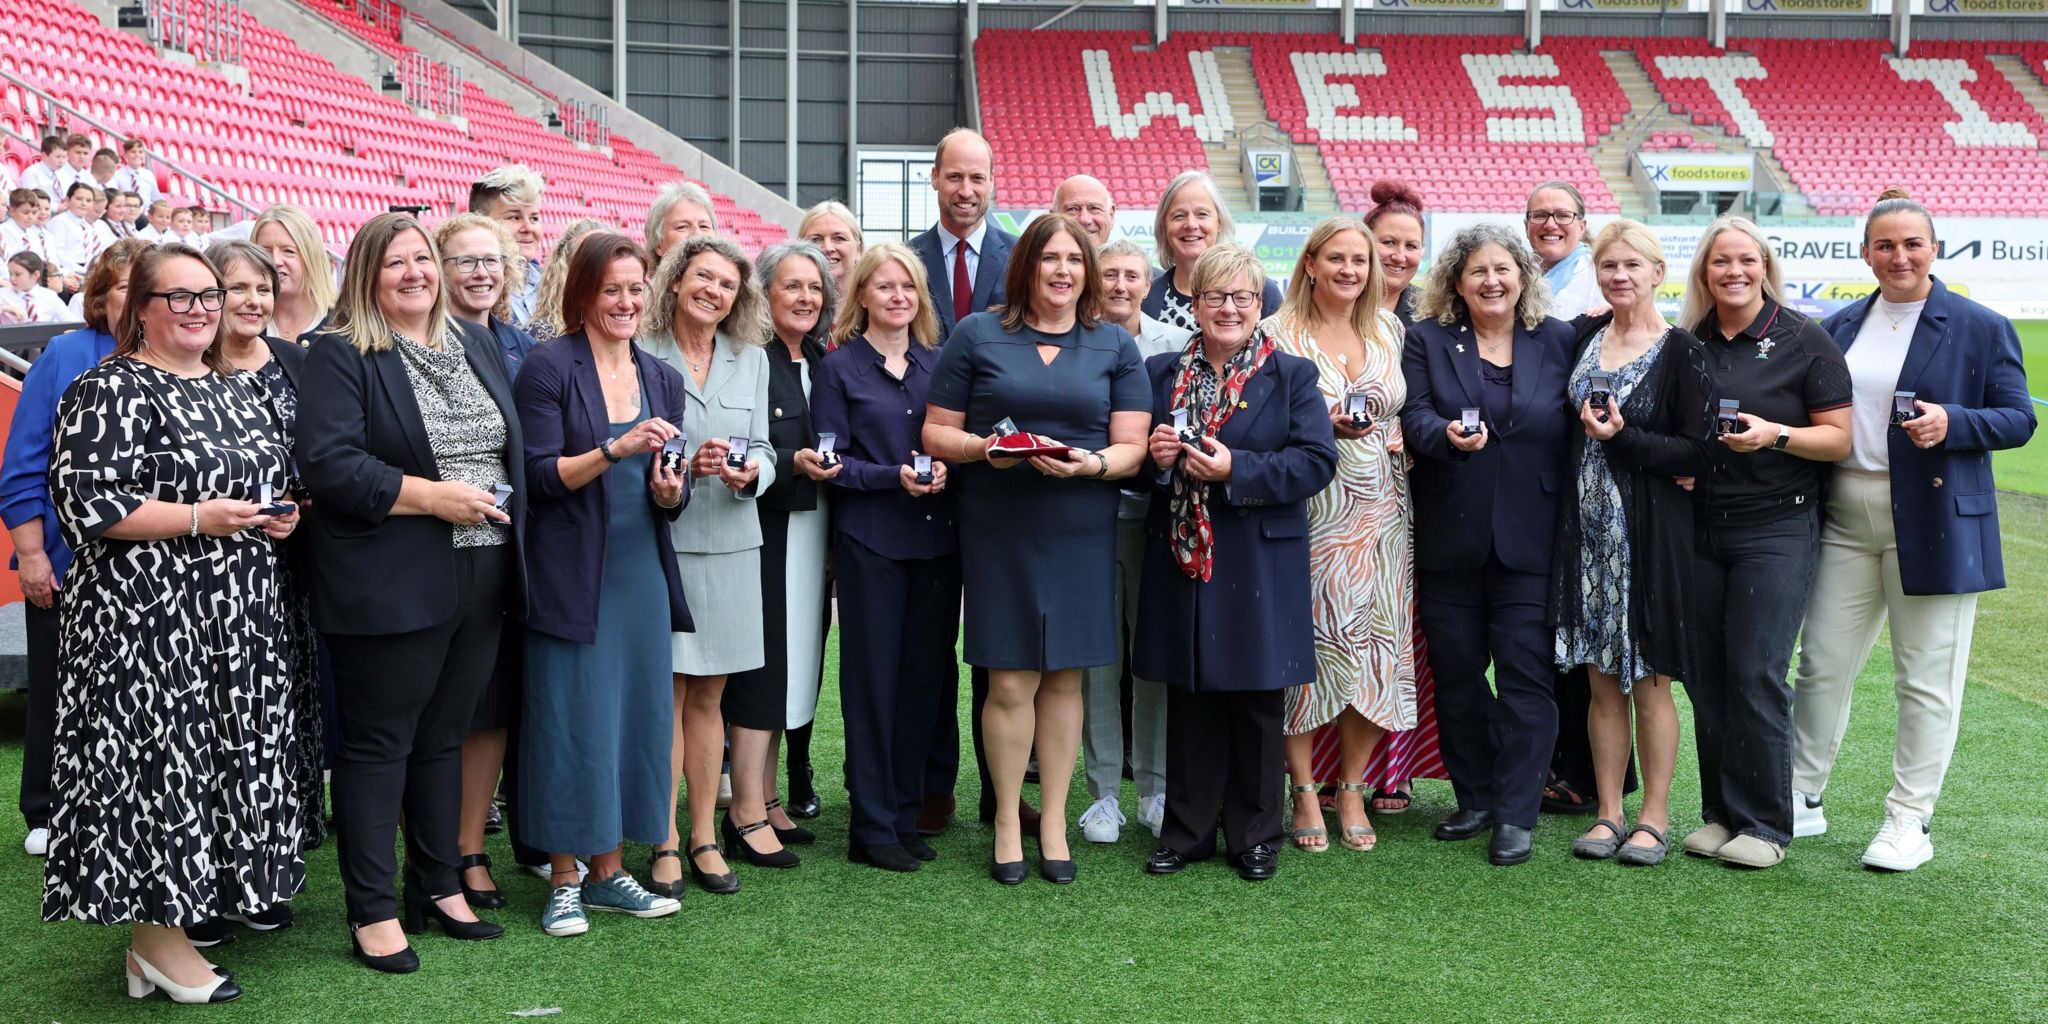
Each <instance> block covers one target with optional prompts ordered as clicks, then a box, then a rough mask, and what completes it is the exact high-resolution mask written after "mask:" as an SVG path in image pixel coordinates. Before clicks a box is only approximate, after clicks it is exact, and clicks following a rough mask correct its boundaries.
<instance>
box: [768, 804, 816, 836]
mask: <svg viewBox="0 0 2048 1024" xmlns="http://www.w3.org/2000/svg"><path fill="white" fill-rule="evenodd" d="M790 799H791V800H794V799H796V796H795V795H794V794H792V795H791V796H790ZM781 806H782V801H781V800H770V801H768V808H767V810H768V813H769V814H771V815H772V814H774V813H775V809H776V808H778V807H781ZM769 820H770V821H773V820H774V819H773V818H770V819H769ZM775 838H777V839H780V840H781V841H782V845H784V846H809V845H811V844H812V843H815V842H817V841H818V834H817V833H816V832H813V831H811V830H810V829H807V828H805V827H803V826H802V825H792V826H790V827H788V828H777V829H776V830H775Z"/></svg>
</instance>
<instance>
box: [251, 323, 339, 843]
mask: <svg viewBox="0 0 2048 1024" xmlns="http://www.w3.org/2000/svg"><path fill="white" fill-rule="evenodd" d="M251 376H254V377H255V378H256V379H257V380H259V381H262V382H263V389H264V393H265V396H266V397H267V398H268V400H269V402H270V411H271V412H272V413H273V414H275V415H276V417H277V429H278V430H279V431H280V432H281V433H282V435H283V439H284V449H285V451H286V452H287V453H290V452H291V451H292V448H293V445H294V443H295V435H294V433H293V430H292V428H293V426H294V425H295V424H297V423H298V420H299V392H298V389H296V388H294V387H293V386H292V381H291V378H290V377H288V376H286V375H285V372H284V367H283V366H282V365H280V363H279V361H278V359H277V357H275V356H272V357H271V359H270V361H269V362H267V363H264V364H263V365H262V366H259V367H257V368H256V369H255V371H253V372H252V374H251ZM285 465H286V467H287V475H288V476H290V477H291V478H292V479H291V484H292V487H293V488H294V489H296V488H298V487H299V486H300V483H299V480H298V479H297V473H296V471H295V469H296V463H292V462H287V463H286V464H285ZM278 496H279V497H283V496H284V492H282V491H280V492H278ZM272 543H274V544H275V545H276V546H277V555H278V558H277V593H278V600H279V602H280V604H281V606H282V610H283V614H284V621H285V628H284V649H283V651H282V652H281V654H280V660H282V661H283V663H284V666H285V676H286V678H288V679H290V680H291V688H292V697H291V701H292V715H293V728H292V739H291V749H292V758H291V772H292V778H293V785H295V786H296V787H298V790H299V829H300V833H301V834H300V838H301V839H302V840H304V841H305V844H306V849H308V850H313V849H318V848H319V846H320V844H321V842H322V841H324V840H325V839H326V838H327V815H326V813H325V811H326V807H327V779H326V778H325V774H326V773H325V772H324V771H322V769H321V766H322V764H323V763H324V762H325V759H326V752H325V737H324V736H322V734H321V730H322V722H321V720H320V651H319V635H318V634H317V633H315V632H314V630H313V609H312V600H311V593H312V589H313V588H312V584H311V582H310V581H309V580H307V579H306V578H305V577H306V574H307V571H308V569H309V567H308V566H307V565H306V564H305V555H306V552H305V551H304V550H303V549H302V548H296V547H295V546H294V545H295V544H298V543H300V541H299V538H298V537H297V533H296V532H295V533H294V535H293V538H292V539H290V540H285V541H273V542H272Z"/></svg>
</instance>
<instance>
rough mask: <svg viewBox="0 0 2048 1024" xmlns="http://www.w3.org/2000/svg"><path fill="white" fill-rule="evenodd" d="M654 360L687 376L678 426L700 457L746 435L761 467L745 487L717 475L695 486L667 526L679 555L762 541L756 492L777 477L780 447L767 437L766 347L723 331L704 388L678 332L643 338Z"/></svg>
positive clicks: (741, 548)
mask: <svg viewBox="0 0 2048 1024" xmlns="http://www.w3.org/2000/svg"><path fill="white" fill-rule="evenodd" d="M640 340H641V343H642V344H643V345H644V346H645V347H646V348H647V351H649V352H651V353H653V354H654V356H655V358H657V359H660V360H661V361H662V362H664V363H667V364H668V365H670V366H673V367H675V369H676V372H677V373H680V374H682V375H683V385H684V389H685V390H686V391H687V392H688V412H687V413H686V414H685V415H684V417H683V422H681V423H678V424H676V426H678V427H681V428H682V431H683V435H684V437H685V438H686V439H687V440H688V441H689V451H690V454H691V455H692V456H695V455H696V453H697V449H698V448H699V447H701V446H702V445H703V444H704V442H706V441H708V440H710V439H712V438H714V437H717V438H732V437H745V438H746V439H747V459H748V461H750V462H753V463H755V464H756V465H758V466H760V467H761V474H760V476H758V477H756V478H755V480H754V482H753V484H752V485H750V486H748V487H747V489H746V490H745V491H742V492H739V493H735V492H734V491H733V490H732V488H730V487H727V486H725V484H724V483H723V482H721V481H720V480H719V479H718V477H716V476H706V477H699V478H697V479H696V480H694V481H692V482H691V484H690V503H689V504H688V505H686V506H684V508H683V514H682V515H681V516H678V517H677V518H676V521H675V524H674V525H673V526H671V527H670V535H671V536H672V537H673V538H674V539H675V545H676V553H677V554H698V555H716V554H725V553H728V552H732V551H745V550H747V549H748V548H758V547H760V546H761V514H760V512H759V511H758V510H757V509H756V508H755V507H754V498H755V496H757V495H759V494H760V493H762V492H763V491H766V490H767V489H768V488H769V487H770V486H771V485H773V484H774V483H775V470H776V465H775V445H774V443H773V442H771V441H770V440H769V439H768V353H766V352H764V351H762V350H761V347H760V346H759V345H743V344H741V343H739V342H737V341H734V340H733V339H731V338H729V337H727V336H726V335H725V333H724V332H722V331H721V332H719V335H718V342H717V345H716V347H714V348H713V349H712V354H711V372H710V373H708V374H706V375H705V377H704V386H703V387H702V388H701V389H700V388H699V387H697V381H696V379H695V378H694V377H692V376H691V375H690V368H689V367H688V366H687V365H685V364H684V363H683V354H682V351H681V350H680V349H678V348H677V347H676V342H675V339H674V338H673V337H670V336H668V335H665V334H663V335H655V336H652V337H646V338H642V339H640Z"/></svg>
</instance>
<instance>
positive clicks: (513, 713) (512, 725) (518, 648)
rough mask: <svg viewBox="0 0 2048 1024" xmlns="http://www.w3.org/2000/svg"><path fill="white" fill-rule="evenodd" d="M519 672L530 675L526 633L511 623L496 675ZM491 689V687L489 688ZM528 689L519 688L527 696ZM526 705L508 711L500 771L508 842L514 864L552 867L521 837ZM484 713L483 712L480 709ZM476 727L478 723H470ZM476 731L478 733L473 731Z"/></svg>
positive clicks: (501, 636)
mask: <svg viewBox="0 0 2048 1024" xmlns="http://www.w3.org/2000/svg"><path fill="white" fill-rule="evenodd" d="M506 672H517V673H520V674H521V675H522V677H523V675H524V673H525V672H526V630H525V629H523V628H521V627H520V626H519V624H518V623H515V622H512V621H510V620H507V621H506V622H505V625H504V628H503V629H502V630H500V631H499V634H498V660H497V667H496V668H495V669H494V670H493V674H503V673H506ZM486 688H487V689H488V687H486ZM525 689H526V688H525V686H524V685H520V686H519V692H520V693H521V694H522V695H523V694H524V691H525ZM525 708H526V702H525V701H524V700H523V699H522V700H516V701H513V702H511V706H510V707H509V708H507V709H505V711H506V712H507V713H508V714H509V715H510V718H509V720H508V721H506V722H505V723H504V729H505V763H504V765H503V766H502V767H501V768H500V769H499V770H498V792H499V794H500V795H502V796H504V798H505V805H504V809H503V811H502V813H503V815H504V818H505V838H506V839H507V840H509V841H510V842H511V845H512V860H513V861H514V862H515V863H519V864H526V865H534V866H540V865H545V864H547V863H548V851H546V850H543V849H541V848H540V847H537V846H529V845H527V843H526V841H525V840H523V839H521V838H520V837H519V734H520V733H521V732H523V731H524V730H522V729H520V727H519V720H520V718H521V717H523V715H524V713H525ZM479 710H481V708H479ZM470 725H471V726H472V727H474V726H475V725H476V722H474V721H472V722H471V723H470ZM472 731H474V729H472Z"/></svg>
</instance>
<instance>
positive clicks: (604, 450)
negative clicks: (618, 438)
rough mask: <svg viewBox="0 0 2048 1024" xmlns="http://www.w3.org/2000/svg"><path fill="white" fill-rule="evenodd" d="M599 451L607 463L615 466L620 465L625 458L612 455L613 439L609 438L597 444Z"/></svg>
mask: <svg viewBox="0 0 2048 1024" xmlns="http://www.w3.org/2000/svg"><path fill="white" fill-rule="evenodd" d="M597 450H598V452H599V454H602V455H603V456H604V460H605V461H606V462H609V463H611V464H612V465H614V466H616V465H618V464H619V462H620V461H621V460H622V459H623V458H624V456H620V455H613V454H612V439H611V438H609V437H607V438H605V439H604V440H602V441H599V442H598V443H597Z"/></svg>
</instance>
